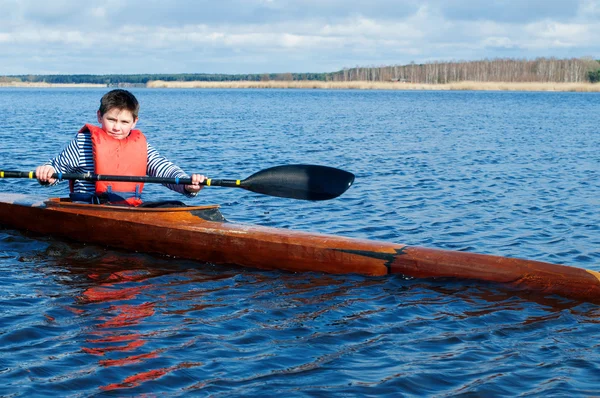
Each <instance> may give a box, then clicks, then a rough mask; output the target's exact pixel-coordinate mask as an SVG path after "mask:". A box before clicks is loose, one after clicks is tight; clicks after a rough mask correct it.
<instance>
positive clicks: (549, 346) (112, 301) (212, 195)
mask: <svg viewBox="0 0 600 398" xmlns="http://www.w3.org/2000/svg"><path fill="white" fill-rule="evenodd" d="M105 91H106V90H100V89H68V90H67V89H64V90H63V89H43V90H38V89H0V127H1V130H0V169H13V170H31V169H33V168H34V167H35V166H37V165H39V164H41V163H43V162H44V161H46V160H47V159H49V158H50V157H52V156H54V155H55V154H57V153H58V152H59V151H60V150H61V149H62V148H63V147H64V146H65V145H66V144H67V143H68V142H69V140H71V139H72V138H73V136H74V134H75V132H76V131H77V130H78V129H79V128H80V127H81V126H82V125H83V123H86V122H88V123H90V122H91V123H93V122H95V112H96V109H97V107H98V102H99V99H100V97H101V96H102V94H103V93H104V92H105ZM132 91H133V92H134V93H135V94H136V96H137V97H138V99H139V100H140V103H141V112H140V122H139V124H138V127H139V128H140V129H142V130H143V131H144V132H145V133H146V135H147V136H148V139H149V141H150V142H151V143H152V145H153V146H154V147H156V148H157V149H158V150H159V151H160V152H161V153H162V154H164V155H165V156H167V157H168V158H169V159H171V160H172V161H174V162H175V163H177V164H179V165H180V166H181V167H182V168H184V169H185V170H186V171H188V172H200V173H203V174H206V175H208V176H210V177H213V178H245V177H247V176H249V175H250V174H252V173H254V172H255V171H258V170H261V169H264V168H267V167H270V166H275V165H280V164H293V163H314V164H323V165H329V166H333V167H339V168H343V169H346V170H348V171H351V172H353V173H355V174H356V183H355V185H354V186H352V187H351V188H350V189H349V190H348V191H347V192H346V193H345V194H344V195H343V196H341V197H339V198H337V199H335V200H331V201H326V202H305V201H296V200H291V199H282V198H272V197H267V196H261V195H257V194H253V193H250V192H246V191H243V190H238V189H227V188H214V187H213V188H206V189H205V190H203V191H202V193H201V195H200V196H199V197H198V198H196V199H194V200H189V201H187V202H188V203H190V204H208V203H219V204H221V205H222V209H221V210H222V213H223V214H224V215H225V217H226V218H228V219H230V220H233V221H239V222H244V223H255V224H261V225H268V226H276V227H281V228H290V229H297V230H306V231H314V232H324V233H333V234H339V235H345V236H351V237H358V238H369V239H378V240H386V241H393V242H397V243H404V244H410V245H417V246H426V247H434V248H443V249H452V250H463V251H470V252H478V253H489V254H497V255H502V256H509V257H521V258H528V259H534V260H541V261H547V262H553V263H560V264H569V265H573V266H578V267H583V268H588V269H592V270H596V271H600V227H599V224H600V214H599V212H598V209H599V206H598V205H599V204H600V200H599V199H598V198H600V150H599V148H600V134H599V127H598V126H599V125H600V117H599V109H600V95H598V94H593V93H590V94H588V93H514V92H421V91H393V92H390V91H319V90H174V89H173V90H171V89H168V90H152V89H135V90H132ZM66 191H67V187H66V184H60V185H59V186H56V187H50V188H43V187H40V186H39V185H37V184H36V183H35V182H32V181H26V180H3V181H0V192H19V193H31V194H36V195H43V196H61V195H65V194H66ZM146 194H147V197H148V196H150V197H151V198H152V199H153V200H154V199H156V200H159V199H181V197H179V196H178V195H177V194H175V193H171V192H170V191H168V190H166V189H165V188H162V187H160V186H147V188H146ZM599 319H600V307H599V306H598V305H596V304H592V303H582V302H577V301H572V300H568V299H565V298H560V297H540V296H537V295H529V294H527V293H515V292H514V291H511V290H510V289H508V288H505V287H503V286H497V285H490V284H482V283H477V282H473V281H440V280H438V281H436V280H415V279H413V280H407V279H405V278H403V277H401V276H390V277H383V278H373V277H363V276H357V275H345V276H336V275H325V274H318V273H310V274H292V273H286V272H265V271H257V270H253V269H244V268H237V267H222V266H215V265H211V264H202V263H196V262H191V261H184V260H179V259H173V258H162V257H156V256H149V255H145V254H140V253H131V252H124V251H118V250H111V249H107V248H103V247H97V246H90V245H82V244H78V243H74V242H68V241H61V240H56V239H53V238H50V237H46V236H35V235H31V234H27V233H20V232H17V231H13V230H7V229H0V396H7V397H12V396H32V395H37V396H44V395H47V396H75V397H80V396H81V397H83V396H103V395H106V396H131V395H136V396H137V395H151V396H154V395H156V396H184V395H188V394H189V395H194V394H196V395H200V396H205V395H211V396H231V395H235V396H239V395H245V396H250V395H258V394H264V395H272V394H275V393H283V394H286V395H287V396H318V395H324V394H327V395H333V396H361V395H369V396H390V397H397V396H407V397H408V396H425V395H427V396H457V395H458V396H515V395H523V396H548V395H555V396H556V395H558V396H589V395H598V394H600V382H598V374H600V344H599V343H597V342H596V339H597V336H598V330H599V329H598V324H599V322H600V321H599Z"/></svg>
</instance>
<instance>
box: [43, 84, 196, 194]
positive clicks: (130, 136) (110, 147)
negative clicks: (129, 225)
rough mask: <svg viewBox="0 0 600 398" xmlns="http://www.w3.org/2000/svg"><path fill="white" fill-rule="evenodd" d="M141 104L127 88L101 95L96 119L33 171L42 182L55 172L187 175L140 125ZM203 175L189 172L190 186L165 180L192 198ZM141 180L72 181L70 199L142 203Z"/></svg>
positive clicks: (54, 181) (50, 182)
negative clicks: (152, 142) (138, 122)
mask: <svg viewBox="0 0 600 398" xmlns="http://www.w3.org/2000/svg"><path fill="white" fill-rule="evenodd" d="M139 108H140V106H139V103H138V101H137V99H136V98H135V96H134V95H133V94H132V93H130V92H129V91H127V90H120V89H117V90H112V91H109V92H108V93H106V94H105V95H104V96H103V97H102V99H101V100H100V109H98V112H97V116H98V123H100V124H101V126H102V127H97V126H94V125H91V124H86V125H85V126H83V127H82V128H81V130H79V133H78V134H77V136H76V137H75V138H74V139H73V140H72V141H71V143H70V144H69V145H68V146H67V147H66V148H65V149H64V150H63V151H62V152H61V153H60V154H59V155H58V156H57V157H55V158H54V159H51V160H50V161H49V162H48V163H46V164H44V165H42V166H38V167H37V168H36V170H35V174H36V177H37V179H38V181H39V183H40V184H42V185H48V184H55V183H56V182H57V181H56V179H54V178H52V174H54V173H87V172H90V173H95V174H106V175H130V176H145V175H149V176H152V177H169V178H175V177H179V178H182V177H188V176H187V174H186V173H185V172H184V171H183V170H181V169H180V168H179V167H178V166H176V165H174V164H173V163H171V162H170V161H168V160H167V159H166V158H164V157H162V156H161V155H160V154H159V153H158V152H157V151H156V150H155V149H154V148H153V147H152V146H151V145H150V144H149V143H147V141H146V137H145V136H144V135H143V134H142V132H141V131H139V130H134V128H135V125H136V123H137V121H138V112H139ZM204 179H205V177H204V176H203V175H201V174H193V175H192V184H191V185H185V186H182V185H177V184H166V185H165V186H166V187H167V188H169V189H172V190H173V191H176V192H179V193H181V194H184V195H186V196H188V197H194V196H196V195H197V194H198V192H199V191H200V190H201V189H202V185H200V184H201V183H202V182H203V181H204ZM143 185H144V184H142V183H130V182H111V181H97V182H92V181H83V180H76V181H74V182H71V184H70V188H71V193H70V197H71V199H72V200H73V201H82V202H88V203H111V204H122V205H130V206H139V205H140V204H142V199H141V194H142V189H143Z"/></svg>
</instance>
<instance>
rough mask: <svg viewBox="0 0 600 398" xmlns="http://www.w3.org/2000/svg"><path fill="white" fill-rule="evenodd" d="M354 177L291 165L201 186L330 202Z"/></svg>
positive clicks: (0, 174)
mask: <svg viewBox="0 0 600 398" xmlns="http://www.w3.org/2000/svg"><path fill="white" fill-rule="evenodd" d="M0 178H31V179H33V178H36V175H35V172H33V171H29V172H24V171H3V170H0ZM52 178H55V179H57V180H85V181H117V182H142V183H160V184H183V185H191V184H192V180H191V178H189V177H186V178H171V177H148V176H117V175H104V174H92V173H82V174H75V173H54V174H52ZM353 182H354V174H352V173H349V172H347V171H344V170H340V169H336V168H333V167H328V166H318V165H310V164H295V165H294V164H290V165H283V166H275V167H270V168H268V169H264V170H261V171H258V172H256V173H254V174H252V175H251V176H250V177H248V178H246V179H244V180H225V179H219V180H217V179H212V178H208V179H206V180H204V181H203V182H202V183H201V184H202V185H206V186H218V187H232V188H242V189H245V190H247V191H251V192H256V193H260V194H263V195H269V196H278V197H281V198H290V199H302V200H328V199H333V198H337V197H338V196H340V195H341V194H342V193H344V192H346V190H347V189H348V188H349V187H350V186H351V185H352V183H353Z"/></svg>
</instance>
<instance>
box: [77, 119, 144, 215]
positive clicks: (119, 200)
mask: <svg viewBox="0 0 600 398" xmlns="http://www.w3.org/2000/svg"><path fill="white" fill-rule="evenodd" d="M88 131H89V132H90V134H91V137H92V150H93V154H94V172H95V173H96V174H105V175H126V176H145V175H146V169H147V166H148V146H147V142H146V137H145V136H144V134H142V132H141V131H140V130H131V132H130V133H129V136H127V138H124V139H122V140H117V139H115V138H112V137H111V136H109V135H108V134H106V132H105V131H104V130H103V129H102V128H100V127H97V126H94V125H92V124H86V125H85V126H83V127H82V128H81V130H79V132H80V133H85V132H88ZM143 189H144V184H143V183H139V182H116V181H96V196H98V197H99V198H103V199H105V200H108V202H109V203H111V204H125V205H129V206H139V205H141V204H142V190H143Z"/></svg>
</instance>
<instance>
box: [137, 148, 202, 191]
mask: <svg viewBox="0 0 600 398" xmlns="http://www.w3.org/2000/svg"><path fill="white" fill-rule="evenodd" d="M146 173H147V174H148V175H149V176H150V177H167V178H189V175H187V174H186V173H185V172H184V171H183V170H182V169H181V168H180V167H179V166H177V165H175V164H174V163H172V162H171V161H169V160H168V159H167V158H165V157H164V156H162V155H161V154H160V153H158V151H157V150H156V149H154V148H153V147H152V145H150V144H148V166H147V169H146ZM163 185H164V186H165V187H167V188H169V189H171V190H173V191H175V192H179V193H181V194H183V195H185V196H187V197H190V198H192V197H194V196H196V195H197V194H198V192H188V191H187V190H186V189H185V186H184V185H181V184H163Z"/></svg>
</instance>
